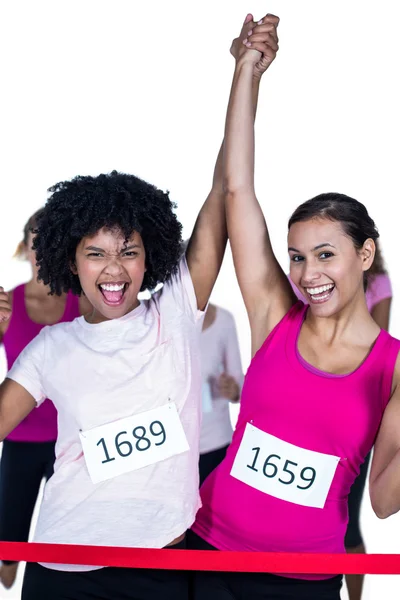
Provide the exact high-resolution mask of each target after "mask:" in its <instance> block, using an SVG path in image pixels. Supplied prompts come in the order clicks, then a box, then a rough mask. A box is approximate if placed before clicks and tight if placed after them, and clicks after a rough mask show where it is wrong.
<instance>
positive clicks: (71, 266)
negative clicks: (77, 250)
mask: <svg viewBox="0 0 400 600" xmlns="http://www.w3.org/2000/svg"><path fill="white" fill-rule="evenodd" d="M69 268H70V269H71V271H72V273H73V274H74V275H78V269H77V268H76V265H75V263H73V262H70V263H69Z"/></svg>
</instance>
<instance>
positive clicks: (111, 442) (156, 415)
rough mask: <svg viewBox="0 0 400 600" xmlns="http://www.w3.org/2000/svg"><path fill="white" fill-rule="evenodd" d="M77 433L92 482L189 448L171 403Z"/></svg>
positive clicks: (160, 459) (103, 479)
mask: <svg viewBox="0 0 400 600" xmlns="http://www.w3.org/2000/svg"><path fill="white" fill-rule="evenodd" d="M79 435H80V438H81V442H82V448H83V452H84V455H85V460H86V466H87V468H88V471H89V475H90V478H91V480H92V482H93V483H99V482H100V481H106V480H107V479H112V478H113V477H117V475H122V474H123V473H128V472H129V471H136V470H137V469H141V468H142V467H147V466H148V465H152V464H154V463H157V462H160V461H162V460H165V459H166V458H170V457H171V456H175V455H176V454H182V453H183V452H187V451H188V450H189V444H188V442H187V439H186V435H185V432H184V430H183V427H182V423H181V421H180V418H179V414H178V411H177V408H176V405H175V404H174V403H169V404H166V405H165V406H162V407H160V408H154V409H153V410H149V411H146V412H144V413H141V414H139V415H134V416H132V417H127V418H125V419H120V420H119V421H115V422H113V423H107V424H106V425H100V426H99V427H95V428H94V429H89V430H87V431H82V432H80V434H79Z"/></svg>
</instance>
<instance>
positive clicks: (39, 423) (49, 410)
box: [3, 285, 80, 442]
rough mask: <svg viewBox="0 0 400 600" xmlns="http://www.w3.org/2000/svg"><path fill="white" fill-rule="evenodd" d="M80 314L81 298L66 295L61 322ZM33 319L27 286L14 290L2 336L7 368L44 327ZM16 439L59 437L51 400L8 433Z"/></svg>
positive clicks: (26, 440)
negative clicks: (26, 298)
mask: <svg viewBox="0 0 400 600" xmlns="http://www.w3.org/2000/svg"><path fill="white" fill-rule="evenodd" d="M79 316H80V312H79V298H78V297H77V296H73V295H72V294H68V295H67V299H66V303H65V310H64V314H63V316H62V318H61V319H60V321H59V322H60V323H62V322H64V321H73V320H74V319H75V318H76V317H79ZM43 327H45V325H40V324H39V323H35V322H34V321H32V320H31V319H30V318H29V316H28V313H27V312H26V306H25V285H20V286H18V287H17V288H15V290H14V291H13V310H12V315H11V319H10V323H9V325H8V328H7V330H6V333H5V334H4V337H3V344H4V350H5V352H6V357H7V364H8V368H9V369H11V367H12V365H13V364H14V362H15V360H16V359H17V358H18V356H19V354H20V353H21V352H22V350H23V349H24V348H25V346H27V345H28V344H29V343H30V342H31V341H32V340H33V339H34V338H35V337H36V336H37V335H38V333H39V331H40V330H41V329H43ZM7 439H8V440H11V441H13V442H53V441H54V440H56V439H57V411H56V409H55V408H54V405H53V403H52V402H51V400H45V401H44V402H43V404H41V406H40V407H39V408H36V409H34V410H32V412H31V413H29V415H28V416H27V417H26V418H25V419H24V420H23V421H22V422H21V423H20V424H19V425H18V426H17V427H16V428H15V429H14V430H13V431H12V432H11V433H10V434H9V435H8V436H7Z"/></svg>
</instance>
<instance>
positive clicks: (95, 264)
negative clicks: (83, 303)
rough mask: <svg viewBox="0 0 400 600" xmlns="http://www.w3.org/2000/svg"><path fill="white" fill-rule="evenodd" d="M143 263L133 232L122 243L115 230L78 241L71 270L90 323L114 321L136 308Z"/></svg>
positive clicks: (138, 238)
mask: <svg viewBox="0 0 400 600" xmlns="http://www.w3.org/2000/svg"><path fill="white" fill-rule="evenodd" d="M145 260H146V253H145V249H144V246H143V241H142V238H141V236H140V234H139V233H137V232H133V233H132V235H131V237H130V238H129V240H125V236H124V235H123V233H122V232H121V231H120V230H119V229H111V230H110V229H100V230H99V231H98V232H97V233H96V234H94V235H93V236H90V237H84V238H83V239H82V240H81V241H80V243H79V244H78V246H77V249H76V254H75V264H74V265H72V267H71V268H72V271H73V272H74V273H75V274H76V275H78V277H79V281H80V284H81V286H82V289H83V292H84V294H85V296H86V297H87V299H88V300H89V302H90V303H91V305H92V306H93V313H92V315H91V317H90V321H91V322H92V323H100V322H102V321H106V320H108V319H117V318H119V317H122V316H124V315H126V314H127V313H128V312H130V311H131V310H133V309H134V308H136V307H137V306H138V305H139V300H138V298H137V296H138V293H139V291H140V288H141V286H142V283H143V278H144V274H145V272H146V264H145Z"/></svg>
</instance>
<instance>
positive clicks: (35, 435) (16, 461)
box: [0, 211, 89, 588]
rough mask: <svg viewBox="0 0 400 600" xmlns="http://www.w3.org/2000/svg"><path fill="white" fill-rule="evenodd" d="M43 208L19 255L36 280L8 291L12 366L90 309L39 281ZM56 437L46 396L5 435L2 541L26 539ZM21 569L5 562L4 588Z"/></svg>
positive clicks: (6, 340) (0, 333)
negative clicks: (56, 327) (36, 245)
mask: <svg viewBox="0 0 400 600" xmlns="http://www.w3.org/2000/svg"><path fill="white" fill-rule="evenodd" d="M39 213H40V211H37V212H36V213H35V214H34V215H32V217H31V218H30V219H29V220H28V222H27V223H26V225H25V227H24V237H23V240H22V241H21V243H20V244H19V246H18V249H17V252H16V256H18V257H20V258H25V259H26V260H29V262H30V263H31V267H32V273H33V276H32V279H31V281H29V282H28V283H27V284H24V285H20V286H18V287H16V288H15V289H14V290H13V291H12V292H11V293H10V296H11V297H12V316H11V319H10V320H9V321H7V322H3V323H1V324H0V341H1V342H2V343H3V345H4V349H5V353H6V357H7V365H8V368H9V369H10V368H11V366H12V365H13V363H14V362H15V360H16V359H17V358H18V356H19V354H20V353H21V352H22V350H23V349H24V348H25V346H27V345H28V344H29V343H30V342H31V341H32V340H33V339H34V338H35V337H36V336H37V335H38V334H39V332H40V331H41V329H43V327H45V326H46V325H51V324H53V323H61V322H64V321H72V320H73V319H75V318H76V317H79V316H80V314H81V310H86V309H88V308H89V307H88V306H87V305H86V301H85V299H84V298H83V299H81V300H80V299H79V298H78V297H77V296H73V295H72V294H71V293H69V294H67V295H63V296H61V297H58V296H50V295H49V289H48V287H47V286H45V285H44V284H43V283H41V282H38V280H37V267H36V259H35V254H34V252H33V251H32V249H31V248H32V229H34V228H35V227H36V219H37V216H38V214H39ZM80 305H81V306H80ZM80 308H81V310H80ZM56 439H57V411H56V409H55V407H54V405H53V403H52V402H51V400H45V401H44V403H43V404H42V405H41V406H40V407H39V408H37V409H36V410H35V411H32V412H31V413H30V414H29V415H28V416H27V417H26V418H25V419H24V420H23V421H22V422H21V423H20V424H19V425H18V426H17V427H16V428H15V429H14V430H13V431H12V432H11V433H10V434H9V435H8V436H7V438H6V439H5V440H4V442H3V448H2V456H1V462H0V540H2V541H12V542H26V541H28V536H29V528H30V524H31V518H32V513H33V509H34V507H35V503H36V500H37V496H38V493H39V488H40V484H41V481H42V479H43V478H46V480H47V479H48V478H49V477H50V476H51V475H52V473H53V463H54V446H55V440H56ZM17 568H18V563H17V562H13V561H3V564H2V565H1V567H0V581H1V582H2V584H3V585H4V586H5V587H6V588H9V587H11V586H12V584H13V583H14V581H15V577H16V573H17Z"/></svg>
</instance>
